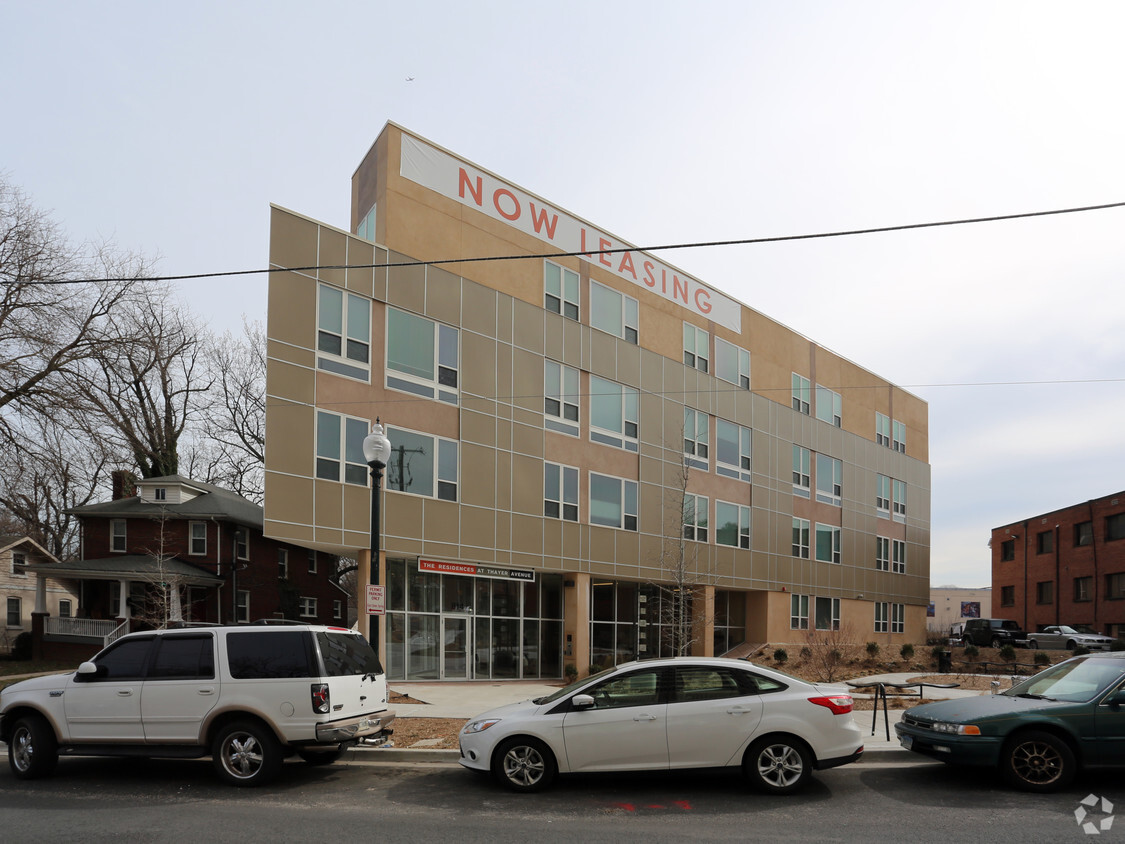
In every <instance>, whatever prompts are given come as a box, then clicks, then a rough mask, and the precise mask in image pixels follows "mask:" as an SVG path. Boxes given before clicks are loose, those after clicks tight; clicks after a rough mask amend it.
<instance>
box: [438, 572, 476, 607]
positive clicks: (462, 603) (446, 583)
mask: <svg viewBox="0 0 1125 844" xmlns="http://www.w3.org/2000/svg"><path fill="white" fill-rule="evenodd" d="M441 609H442V612H453V613H470V612H472V611H473V579H472V578H470V577H445V578H442V584H441Z"/></svg>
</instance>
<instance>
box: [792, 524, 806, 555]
mask: <svg viewBox="0 0 1125 844" xmlns="http://www.w3.org/2000/svg"><path fill="white" fill-rule="evenodd" d="M809 526H810V525H809V520H808V519H798V518H796V517H794V519H793V556H794V557H798V558H800V559H802V560H807V559H808V558H809Z"/></svg>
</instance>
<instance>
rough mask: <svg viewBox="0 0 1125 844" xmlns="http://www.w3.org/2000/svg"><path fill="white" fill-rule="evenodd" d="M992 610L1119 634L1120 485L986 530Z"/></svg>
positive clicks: (1124, 510) (1026, 622) (1123, 516)
mask: <svg viewBox="0 0 1125 844" xmlns="http://www.w3.org/2000/svg"><path fill="white" fill-rule="evenodd" d="M991 546H992V587H993V588H992V615H993V616H995V617H997V618H1012V619H1015V620H1016V621H1018V622H1019V623H1020V624H1021V625H1022V626H1023V629H1024V630H1026V631H1028V632H1034V631H1037V630H1042V629H1043V628H1044V627H1045V626H1047V625H1052V624H1067V625H1072V626H1073V625H1075V624H1088V625H1090V626H1091V627H1093V628H1095V629H1096V630H1097V631H1098V632H1099V633H1105V634H1106V635H1107V636H1116V637H1117V638H1122V637H1125V491H1122V492H1116V493H1114V494H1113V495H1106V496H1104V497H1102V498H1095V499H1092V500H1090V501H1083V502H1081V503H1078V504H1072V505H1071V506H1069V507H1064V508H1063V509H1061V510H1055V511H1053V512H1051V513H1044V514H1042V515H1039V516H1034V517H1032V518H1029V519H1023V520H1022V521H1018V522H1013V523H1012V524H1009V525H1003V526H1001V527H998V528H993V529H992V542H991Z"/></svg>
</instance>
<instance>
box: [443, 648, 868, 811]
mask: <svg viewBox="0 0 1125 844" xmlns="http://www.w3.org/2000/svg"><path fill="white" fill-rule="evenodd" d="M851 713H852V698H851V695H850V694H849V693H848V692H847V690H846V689H844V688H841V687H839V686H825V685H819V684H815V683H807V682H805V681H804V680H799V679H797V678H796V677H790V676H789V675H788V674H784V673H782V672H780V671H775V670H772V669H769V668H763V667H761V666H758V665H754V664H752V663H750V662H746V661H744V660H735V659H721V658H695V657H678V658H672V659H651V660H643V661H640V662H630V663H627V664H625V665H619V666H617V667H616V668H610V669H608V670H606V671H602V672H600V673H599V674H595V675H593V676H591V677H587V678H585V679H583V680H579V681H578V682H577V683H573V684H571V685H570V686H567V687H566V688H563V689H560V690H559V691H557V692H555V693H554V694H551V695H548V696H546V697H541V698H536V699H535V700H528V701H524V702H522V703H513V704H510V705H508V706H502V707H500V708H498V709H493V710H491V711H489V712H485V713H484V714H482V715H480V716H478V717H476V718H474V719H472V720H471V721H469V722H468V723H467V724H466V725H465V726H464V728H463V729H462V730H461V734H460V736H459V739H460V744H461V760H460V761H461V764H462V765H464V766H465V767H466V768H470V769H474V770H478V771H491V772H492V774H493V775H494V776H495V777H496V779H497V780H498V781H499V782H501V783H502V784H504V785H506V786H507V787H508V788H511V789H513V790H515V791H538V790H539V789H542V788H545V787H546V786H548V785H549V784H550V783H551V782H552V781H553V780H554V778H555V776H556V775H557V774H559V773H586V772H595V771H656V770H669V769H685V768H739V769H741V770H742V771H744V772H745V773H746V774H747V776H749V777H750V779H751V780H752V781H753V782H754V783H755V784H756V785H757V786H758V787H759V788H761V789H762V790H764V791H767V792H771V793H774V794H783V793H788V792H791V791H795V790H796V789H798V788H800V787H801V785H803V784H804V783H805V782H806V781H807V780H808V778H809V776H810V774H811V772H812V770H813V769H818V770H823V769H825V768H832V767H835V766H837V765H846V764H847V763H849V762H855V761H857V760H858V759H859V758H860V756H861V755H862V754H863V737H862V731H861V730H860V728H859V727H858V726H856V724H855V721H854V720H853V719H852V714H851Z"/></svg>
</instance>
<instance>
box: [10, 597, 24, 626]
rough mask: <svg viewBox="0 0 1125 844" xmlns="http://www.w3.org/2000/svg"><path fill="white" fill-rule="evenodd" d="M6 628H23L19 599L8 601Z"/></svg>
mask: <svg viewBox="0 0 1125 844" xmlns="http://www.w3.org/2000/svg"><path fill="white" fill-rule="evenodd" d="M8 626H9V627H22V626H23V610H22V608H21V601H20V599H19V598H9V599H8Z"/></svg>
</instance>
